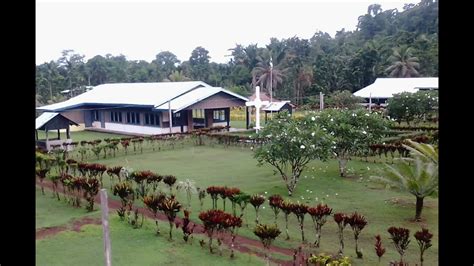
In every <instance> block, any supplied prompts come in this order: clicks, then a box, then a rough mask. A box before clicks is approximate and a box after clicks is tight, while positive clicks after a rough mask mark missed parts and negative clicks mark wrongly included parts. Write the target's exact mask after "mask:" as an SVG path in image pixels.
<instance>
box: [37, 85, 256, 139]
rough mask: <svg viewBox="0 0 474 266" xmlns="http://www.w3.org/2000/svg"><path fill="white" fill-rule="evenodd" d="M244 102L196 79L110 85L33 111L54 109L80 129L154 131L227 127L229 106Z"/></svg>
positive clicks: (240, 98) (227, 92)
mask: <svg viewBox="0 0 474 266" xmlns="http://www.w3.org/2000/svg"><path fill="white" fill-rule="evenodd" d="M246 101H248V99H247V98H245V97H243V96H241V95H238V94H236V93H233V92H230V91H228V90H225V89H223V88H220V87H212V86H210V85H208V84H206V83H204V82H201V81H186V82H154V83H114V84H102V85H98V86H96V87H94V88H93V89H92V90H90V91H87V92H85V93H83V94H81V95H78V96H76V97H73V98H71V99H69V100H67V101H64V102H60V103H55V104H51V105H46V106H41V107H38V108H37V110H42V111H48V112H60V113H61V114H62V115H64V116H65V117H68V118H69V119H71V120H73V121H76V122H77V123H79V124H82V125H83V127H84V128H86V129H87V128H89V129H95V130H99V131H109V132H116V133H134V134H143V135H154V134H163V133H170V132H185V131H189V130H192V129H193V128H198V127H212V126H218V125H226V124H227V126H229V120H230V114H229V113H230V107H234V106H245V102H246ZM169 111H171V112H169ZM170 121H171V123H170Z"/></svg>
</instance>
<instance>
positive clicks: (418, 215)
mask: <svg viewBox="0 0 474 266" xmlns="http://www.w3.org/2000/svg"><path fill="white" fill-rule="evenodd" d="M423 199H424V197H423V198H422V197H416V215H415V221H417V222H419V221H421V211H422V210H423Z"/></svg>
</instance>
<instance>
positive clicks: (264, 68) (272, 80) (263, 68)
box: [252, 56, 287, 96]
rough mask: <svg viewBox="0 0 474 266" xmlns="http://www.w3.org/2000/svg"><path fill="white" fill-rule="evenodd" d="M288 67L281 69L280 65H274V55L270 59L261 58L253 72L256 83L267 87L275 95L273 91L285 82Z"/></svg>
mask: <svg viewBox="0 0 474 266" xmlns="http://www.w3.org/2000/svg"><path fill="white" fill-rule="evenodd" d="M286 70H287V69H281V68H280V66H279V65H276V66H273V62H272V57H271V56H270V59H269V61H267V60H264V59H263V60H260V61H259V62H258V63H257V65H256V66H255V68H254V69H253V70H252V74H253V75H255V77H256V79H257V80H256V85H260V86H261V87H263V88H267V91H268V93H270V95H272V96H273V91H274V90H276V89H277V87H278V84H282V83H283V78H284V77H285V74H284V73H285V72H286Z"/></svg>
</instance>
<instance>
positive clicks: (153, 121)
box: [145, 113, 160, 126]
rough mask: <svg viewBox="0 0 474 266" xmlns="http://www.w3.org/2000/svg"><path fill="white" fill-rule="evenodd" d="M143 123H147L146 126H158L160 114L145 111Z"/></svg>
mask: <svg viewBox="0 0 474 266" xmlns="http://www.w3.org/2000/svg"><path fill="white" fill-rule="evenodd" d="M145 125H147V126H160V114H156V113H146V114H145Z"/></svg>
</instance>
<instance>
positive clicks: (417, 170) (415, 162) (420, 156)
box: [375, 141, 439, 221]
mask: <svg viewBox="0 0 474 266" xmlns="http://www.w3.org/2000/svg"><path fill="white" fill-rule="evenodd" d="M407 143H408V144H409V145H403V146H404V147H405V148H407V149H409V150H410V155H411V158H401V159H400V161H401V162H400V163H399V164H396V165H394V166H390V165H388V164H385V169H384V172H385V177H375V179H378V180H382V181H383V182H386V183H388V184H391V185H395V186H398V187H400V189H401V190H406V191H408V192H410V193H411V194H413V195H414V196H415V197H416V214H415V220H416V221H420V220H421V211H422V210H423V200H424V198H425V197H426V196H432V195H436V194H437V192H438V181H439V178H438V150H437V149H435V148H434V147H433V146H431V145H429V144H421V143H416V142H413V141H408V142H407Z"/></svg>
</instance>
